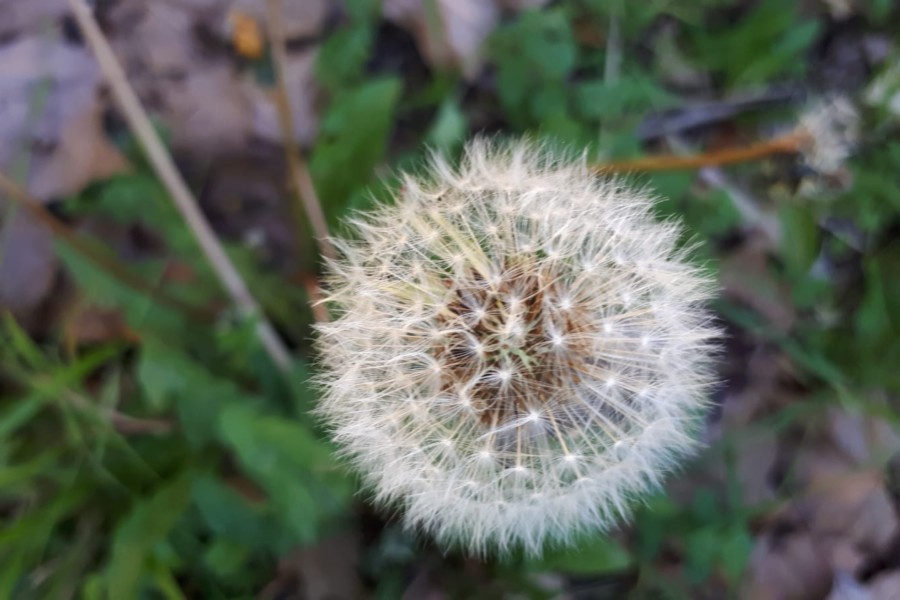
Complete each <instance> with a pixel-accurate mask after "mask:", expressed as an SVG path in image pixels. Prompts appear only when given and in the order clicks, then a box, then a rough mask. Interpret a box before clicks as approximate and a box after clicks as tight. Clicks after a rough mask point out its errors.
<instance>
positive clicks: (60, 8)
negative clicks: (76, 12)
mask: <svg viewBox="0 0 900 600" xmlns="http://www.w3.org/2000/svg"><path fill="white" fill-rule="evenodd" d="M68 10H69V4H68V2H66V0H27V1H23V0H0V15H3V18H2V19H0V38H5V37H7V36H12V35H19V34H22V33H31V32H35V31H37V30H39V29H41V28H45V27H46V25H47V23H52V22H53V21H54V20H55V19H59V18H60V17H62V16H63V15H64V14H66V13H67V12H68Z"/></svg>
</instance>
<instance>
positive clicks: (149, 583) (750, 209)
mask: <svg viewBox="0 0 900 600" xmlns="http://www.w3.org/2000/svg"><path fill="white" fill-rule="evenodd" d="M95 4H96V8H97V15H98V18H99V21H100V23H101V25H102V27H103V29H104V32H105V34H106V35H107V36H108V37H109V39H110V41H111V43H112V45H113V48H114V50H115V53H116V55H117V56H118V57H119V59H120V60H121V61H122V62H123V64H124V66H125V68H126V71H127V74H128V77H129V80H130V81H131V83H132V84H133V85H134V87H135V89H136V90H137V92H138V94H139V96H140V97H141V99H142V101H143V102H144V103H145V104H146V106H147V107H148V109H149V110H150V112H151V113H152V115H153V116H154V118H155V119H156V121H155V123H156V125H157V126H158V128H159V131H160V132H162V134H163V135H164V137H165V139H166V141H167V142H168V143H169V144H170V146H171V148H172V151H173V153H174V156H175V157H176V159H177V162H178V166H179V167H180V169H181V171H182V172H183V173H184V174H185V175H186V177H187V179H188V181H189V183H190V185H191V187H192V189H193V190H194V191H195V193H196V194H197V196H198V198H199V201H200V204H201V206H202V208H203V209H204V211H205V213H206V215H207V216H208V218H209V219H210V221H211V222H212V224H213V225H214V227H215V230H216V232H217V235H218V236H219V238H220V239H221V240H222V241H223V242H224V243H225V244H226V247H227V249H228V252H229V255H230V257H231V258H232V260H233V261H234V262H235V263H236V265H237V266H238V268H239V270H240V273H241V275H242V276H243V278H244V280H245V281H246V282H247V284H248V286H249V288H250V290H251V291H252V293H253V295H254V296H255V297H256V299H257V300H258V301H259V302H260V303H261V305H262V306H263V308H264V312H265V314H266V316H267V317H268V319H270V320H271V321H272V322H273V323H274V324H275V326H276V328H277V330H278V332H279V334H280V335H281V337H283V339H284V340H286V343H287V344H288V345H289V347H290V350H291V353H292V355H293V359H294V360H293V363H292V365H291V367H290V371H289V372H288V373H285V372H284V371H282V370H280V369H279V368H277V366H276V365H274V364H273V363H272V361H271V360H270V359H269V357H268V356H267V355H266V353H265V352H264V351H263V349H262V348H261V347H260V345H259V344H258V342H257V339H256V337H255V325H256V323H254V322H248V321H247V320H245V319H243V318H242V317H241V316H240V314H239V313H238V311H236V310H235V309H234V308H233V307H232V305H231V302H230V301H229V298H228V296H227V295H226V294H225V293H224V292H223V290H222V288H221V286H220V285H219V283H218V281H217V279H216V278H215V276H214V274H213V271H212V270H211V269H210V266H209V264H208V263H207V262H206V260H205V259H204V256H203V254H202V253H201V252H200V249H199V248H198V246H197V244H196V241H195V239H194V237H193V236H192V234H191V232H190V230H189V229H188V228H187V227H186V225H185V224H184V222H183V220H182V219H181V217H180V215H179V214H178V213H177V211H176V210H175V209H174V208H173V205H172V203H171V202H170V198H169V195H168V192H167V190H166V188H165V187H164V186H163V185H162V184H161V183H159V180H158V179H157V178H156V176H155V175H154V173H153V170H152V169H151V168H150V166H149V164H148V163H147V161H146V159H145V158H144V156H143V154H142V152H141V151H140V148H139V145H138V144H137V143H136V140H135V139H134V137H133V136H132V134H131V132H130V130H129V128H128V127H127V124H126V122H125V120H124V118H123V115H122V113H121V112H119V111H118V110H117V108H116V105H115V103H113V102H112V101H111V100H110V98H109V95H108V94H107V93H105V91H104V90H105V86H104V84H103V81H102V77H101V75H100V72H99V70H98V67H97V65H96V62H95V61H94V58H93V56H92V54H91V53H90V51H89V50H88V49H87V48H86V46H85V43H84V37H83V35H82V33H81V32H80V30H79V27H78V25H77V23H76V22H75V20H74V19H73V18H72V16H71V14H70V12H69V8H68V5H67V3H66V2H65V1H62V0H61V1H56V0H29V1H28V2H24V0H0V145H2V148H0V169H2V171H3V172H4V173H5V174H6V175H8V176H10V177H12V178H13V179H15V180H16V181H18V182H19V184H20V185H21V186H22V187H23V188H24V189H26V190H27V191H28V192H29V193H30V195H31V196H32V199H31V200H30V201H29V202H31V203H32V204H36V203H40V205H41V206H42V207H43V212H41V211H37V210H36V209H34V207H32V208H30V209H29V208H28V207H27V206H24V205H22V203H21V202H20V203H14V202H12V199H13V198H12V196H11V195H10V194H0V210H2V231H0V309H2V321H0V519H2V523H3V525H2V528H0V598H12V599H16V600H18V599H47V598H54V599H55V598H80V599H85V600H100V599H113V600H120V599H129V598H142V599H156V598H167V599H177V598H204V599H205V598H210V599H217V598H222V599H224V598H260V599H271V600H274V599H282V600H284V599H291V598H297V599H307V598H309V599H319V600H324V599H326V598H377V599H391V598H409V599H413V600H415V599H419V598H422V599H441V598H486V599H487V598H491V599H492V598H584V599H592V598H660V599H669V598H671V599H682V598H684V599H696V598H710V599H720V598H754V599H756V598H758V599H781V598H783V599H795V598H796V599H806V598H808V599H818V598H832V599H834V600H839V599H843V598H863V599H866V598H871V599H884V600H889V599H896V598H900V527H898V524H900V521H898V510H900V463H898V462H897V461H892V460H891V459H892V457H893V456H895V454H896V453H897V452H898V451H900V437H898V429H897V426H898V419H900V235H898V233H900V137H898V135H897V134H898V131H900V47H898V42H900V37H898V35H897V33H898V31H900V7H898V5H897V4H896V3H895V2H893V1H892V0H690V1H688V0H652V1H645V2H626V1H625V0H556V1H541V0H496V1H492V0H381V1H379V0H308V1H307V0H303V2H294V1H292V0H291V1H286V2H285V5H284V7H283V11H284V13H283V15H282V24H283V27H284V34H285V36H286V38H287V39H286V56H285V57H284V61H283V64H282V65H281V67H282V68H281V75H282V81H283V84H284V89H285V90H286V91H287V96H288V104H289V109H290V112H291V115H292V119H293V127H292V129H293V131H290V130H286V129H285V128H284V126H283V124H280V123H279V120H278V118H277V110H276V103H275V99H276V96H277V91H276V80H277V79H278V73H279V69H278V68H276V67H277V66H278V65H276V64H275V62H273V53H272V52H271V51H270V45H269V42H270V39H269V38H270V37H271V36H270V35H269V34H270V33H272V32H270V31H269V29H268V28H267V26H266V22H267V13H266V10H267V7H266V2H265V1H264V0H239V1H228V0H165V1H163V0H159V1H156V0H154V1H153V2H150V1H144V0H101V1H98V2H96V3H95ZM836 95H840V96H842V97H846V98H848V99H849V100H850V101H851V102H852V103H853V104H854V105H855V106H856V109H857V110H858V111H859V113H860V115H861V118H862V123H863V126H862V132H861V136H860V138H859V139H858V140H856V141H855V143H854V144H852V153H851V156H850V157H849V159H848V161H847V162H846V163H845V164H840V165H836V166H835V168H834V169H832V170H830V172H822V171H821V170H817V168H816V166H815V165H814V164H812V162H811V161H810V160H809V157H808V156H805V155H803V154H802V153H787V154H785V153H772V154H771V156H769V155H763V156H761V157H760V158H759V159H758V160H754V161H752V162H749V161H748V162H746V163H741V164H734V165H728V166H707V167H702V168H693V169H681V170H658V171H655V170H654V171H653V172H646V173H645V172H642V171H643V170H644V169H641V170H633V171H632V173H631V174H630V175H629V176H628V177H629V178H630V179H632V180H634V181H635V182H638V183H647V184H649V185H651V186H652V187H653V188H654V189H655V190H656V191H657V192H658V194H659V195H660V196H661V197H662V198H663V200H662V201H661V203H660V204H659V207H658V210H659V214H660V216H661V217H666V216H678V217H680V218H682V219H684V220H685V221H686V223H687V224H688V228H689V232H688V236H687V239H686V241H687V240H688V239H689V240H690V241H694V242H701V246H700V250H698V257H697V260H698V261H701V262H703V264H705V265H707V266H708V268H709V269H710V270H712V271H714V272H715V273H716V274H717V277H718V280H719V282H720V284H721V288H722V294H721V298H720V300H719V301H718V302H717V304H716V307H715V308H716V311H717V314H718V316H719V318H720V319H721V322H722V325H723V327H725V328H726V330H727V332H728V336H727V340H726V342H725V348H724V350H723V352H722V357H721V362H720V372H721V378H722V384H721V385H720V386H719V387H718V388H717V390H716V392H715V395H714V398H713V408H712V410H711V411H710V415H709V417H708V420H707V421H708V422H707V427H706V429H705V431H704V432H703V438H704V439H703V441H704V443H705V445H706V449H705V450H704V451H703V452H702V453H701V455H700V456H699V457H698V458H697V459H696V460H695V461H694V462H692V463H691V464H690V465H688V466H687V467H686V468H685V469H684V470H683V471H682V472H680V473H677V474H673V476H672V477H671V478H670V481H669V485H668V486H667V489H666V490H664V491H661V492H660V493H659V494H658V495H657V496H655V497H653V498H650V499H649V500H647V501H646V503H643V504H641V505H640V506H639V507H638V513H637V516H636V518H635V519H634V522H633V523H632V524H630V525H626V526H623V527H622V528H621V529H619V530H618V531H615V532H613V533H611V534H610V535H608V536H594V537H589V538H585V539H584V540H582V543H581V544H580V545H579V546H578V547H577V548H576V549H574V550H569V551H557V550H553V549H551V550H550V551H549V552H548V554H547V556H546V557H545V558H544V559H542V560H539V561H538V560H525V559H521V558H516V557H510V558H509V559H508V560H505V561H502V562H501V561H493V560H482V559H478V558H474V557H467V556H462V555H458V554H455V553H453V552H450V553H446V552H443V551H442V549H440V548H436V547H434V546H432V545H431V543H430V542H429V540H428V539H423V538H421V537H418V536H416V535H415V534H414V533H411V532H406V531H402V530H401V529H399V528H398V527H397V526H396V524H395V521H394V519H393V518H392V515H391V514H390V513H388V512H378V511H375V510H373V509H372V508H371V507H370V506H369V505H368V504H367V503H366V497H365V494H358V493H357V492H358V489H357V481H355V479H354V478H353V476H352V475H351V474H350V473H348V472H347V471H346V470H345V469H343V468H342V466H341V465H340V463H339V462H337V461H336V459H335V458H334V457H333V456H332V448H331V447H330V445H329V443H328V441H327V440H326V439H325V438H324V437H323V436H322V432H321V431H320V430H319V429H318V426H317V424H316V423H315V422H314V421H313V420H312V419H311V418H310V417H309V415H308V411H309V409H310V407H312V406H314V405H315V402H316V391H315V389H314V388H312V387H311V386H310V385H309V384H308V382H307V380H308V377H309V375H310V374H311V373H313V372H314V371H315V366H314V360H315V358H314V356H312V354H311V350H310V338H311V335H312V330H311V326H312V324H313V323H314V318H315V315H314V313H313V312H312V311H311V309H310V308H309V303H310V299H311V298H310V294H312V295H313V296H314V295H315V282H316V279H317V276H318V273H319V268H320V265H321V261H320V257H319V253H318V252H319V251H318V248H317V245H316V243H315V236H314V235H313V233H312V229H311V228H310V226H309V225H308V223H307V220H306V219H305V217H304V216H303V215H302V214H298V211H295V210H294V209H293V208H292V207H293V206H294V202H293V201H292V197H293V192H292V189H291V186H290V185H289V183H288V182H289V180H290V175H291V173H290V169H289V168H288V166H287V163H286V160H285V154H284V148H283V141H284V139H285V138H286V137H287V138H289V139H291V140H294V141H295V142H296V143H299V144H300V146H301V148H302V153H303V156H304V157H305V160H306V161H307V162H308V168H309V171H310V173H311V175H312V180H313V182H314V185H315V189H316V191H317V194H318V197H319V198H320V199H321V202H322V209H323V211H324V213H325V218H326V220H327V223H328V225H329V227H330V228H331V229H332V231H336V232H340V231H341V220H342V218H343V217H344V216H345V215H347V213H348V211H350V210H354V209H358V210H365V209H366V207H367V206H369V205H370V204H371V202H372V201H373V198H379V197H385V196H386V195H387V192H388V191H389V189H390V187H391V185H393V181H392V176H393V175H392V174H393V173H394V172H395V170H396V169H398V168H411V169H416V168H417V167H418V165H419V164H420V162H421V160H422V157H423V156H424V154H425V152H426V150H427V148H429V147H430V148H434V149H437V150H439V151H442V152H445V153H449V154H454V153H456V152H458V151H459V150H460V148H461V145H462V143H463V141H464V140H466V139H467V138H469V137H471V136H472V135H474V134H476V133H481V132H487V133H492V134H515V135H517V134H526V133H527V134H529V135H531V136H533V137H536V138H540V139H544V140H547V141H549V142H551V143H554V144H564V145H567V146H569V147H575V148H578V149H584V150H585V151H586V152H587V153H588V156H589V157H590V160H592V161H595V162H596V163H597V164H598V165H599V164H605V163H613V164H617V161H622V160H625V159H630V158H634V157H639V156H667V155H671V154H694V153H705V154H707V155H710V156H715V155H716V154H717V153H721V152H723V151H725V149H728V148H735V147H737V148H740V147H753V146H754V145H758V144H761V143H765V141H766V140H771V139H773V138H777V136H779V135H781V134H784V133H785V132H789V131H792V130H794V128H795V127H796V126H797V123H798V120H799V119H800V118H801V115H802V114H803V113H804V111H805V110H807V109H808V108H809V107H810V106H813V105H815V103H816V102H817V101H818V100H819V99H821V98H828V97H834V96H836ZM284 131H288V135H287V136H285V135H283V132H284ZM848 148H849V146H848ZM660 166H665V159H660V162H658V163H656V167H660ZM651 167H653V164H652V163H651ZM7 191H9V190H7ZM50 224H56V227H55V228H51V227H50ZM895 466H896V467H897V470H896V472H895V470H894V467H895Z"/></svg>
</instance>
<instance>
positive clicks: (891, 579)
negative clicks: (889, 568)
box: [866, 571, 900, 600]
mask: <svg viewBox="0 0 900 600" xmlns="http://www.w3.org/2000/svg"><path fill="white" fill-rule="evenodd" d="M866 590H867V591H868V592H869V594H870V597H871V600H897V598H900V572H898V571H893V572H891V573H885V574H883V575H880V576H878V577H876V578H875V579H874V580H873V581H872V583H870V584H869V585H867V586H866Z"/></svg>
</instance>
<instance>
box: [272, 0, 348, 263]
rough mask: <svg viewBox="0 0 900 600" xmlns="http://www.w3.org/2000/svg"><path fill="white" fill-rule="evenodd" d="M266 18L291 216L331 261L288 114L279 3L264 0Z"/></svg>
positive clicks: (312, 188)
mask: <svg viewBox="0 0 900 600" xmlns="http://www.w3.org/2000/svg"><path fill="white" fill-rule="evenodd" d="M267 15H268V21H269V22H268V29H269V37H270V41H271V45H272V58H273V60H274V63H275V71H276V74H277V85H276V87H275V104H276V106H277V108H278V121H279V124H280V126H281V136H282V138H283V142H284V152H285V156H286V158H287V164H288V169H289V171H290V174H291V180H292V182H293V188H294V194H295V198H296V200H297V201H298V202H299V207H298V208H297V210H296V211H295V212H297V213H298V221H299V214H300V212H301V211H302V212H303V213H305V214H306V218H307V219H309V224H310V227H312V230H313V234H314V235H315V238H316V241H317V242H318V244H319V251H320V252H321V253H322V255H323V256H325V257H326V258H328V259H330V260H334V259H335V258H336V253H335V251H334V246H333V245H332V243H331V238H330V236H329V235H328V225H327V223H326V222H325V213H324V212H323V210H322V203H321V201H320V200H319V196H318V194H316V188H315V186H314V184H313V180H312V177H311V176H310V174H309V167H308V166H307V164H306V161H305V160H304V159H303V155H302V154H301V152H300V148H299V146H298V145H297V140H296V139H295V137H294V116H293V114H292V112H291V104H290V96H289V95H288V91H287V83H286V73H287V69H286V65H287V44H286V41H285V33H284V18H283V15H282V10H281V0H268V11H267Z"/></svg>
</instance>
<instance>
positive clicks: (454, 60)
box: [382, 0, 500, 79]
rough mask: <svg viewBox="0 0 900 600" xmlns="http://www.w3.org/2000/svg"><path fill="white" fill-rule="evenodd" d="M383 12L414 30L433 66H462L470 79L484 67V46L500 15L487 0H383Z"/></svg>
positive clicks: (420, 48) (413, 32)
mask: <svg viewBox="0 0 900 600" xmlns="http://www.w3.org/2000/svg"><path fill="white" fill-rule="evenodd" d="M429 3H430V4H431V5H432V6H433V8H431V7H429ZM382 13H383V15H384V17H385V18H386V19H387V20H389V21H392V22H394V23H396V24H397V25H399V26H401V27H403V28H405V29H407V30H408V31H409V32H410V33H412V35H413V36H414V37H415V38H416V43H417V45H418V47H419V51H420V52H421V53H422V55H423V56H424V57H425V59H426V60H427V61H428V62H429V63H431V65H433V66H435V67H439V68H455V69H459V70H460V71H461V72H462V73H463V75H464V76H465V77H466V78H468V79H472V78H474V77H475V76H476V75H477V74H478V72H479V71H480V70H481V66H482V54H483V53H482V50H483V48H482V47H483V45H484V42H485V40H486V39H487V37H488V35H490V33H491V32H492V31H493V30H494V27H496V25H497V23H498V21H499V18H500V11H499V10H498V9H497V7H496V6H495V5H494V4H493V3H491V2H488V1H485V0H429V1H426V0H384V2H383V3H382Z"/></svg>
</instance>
